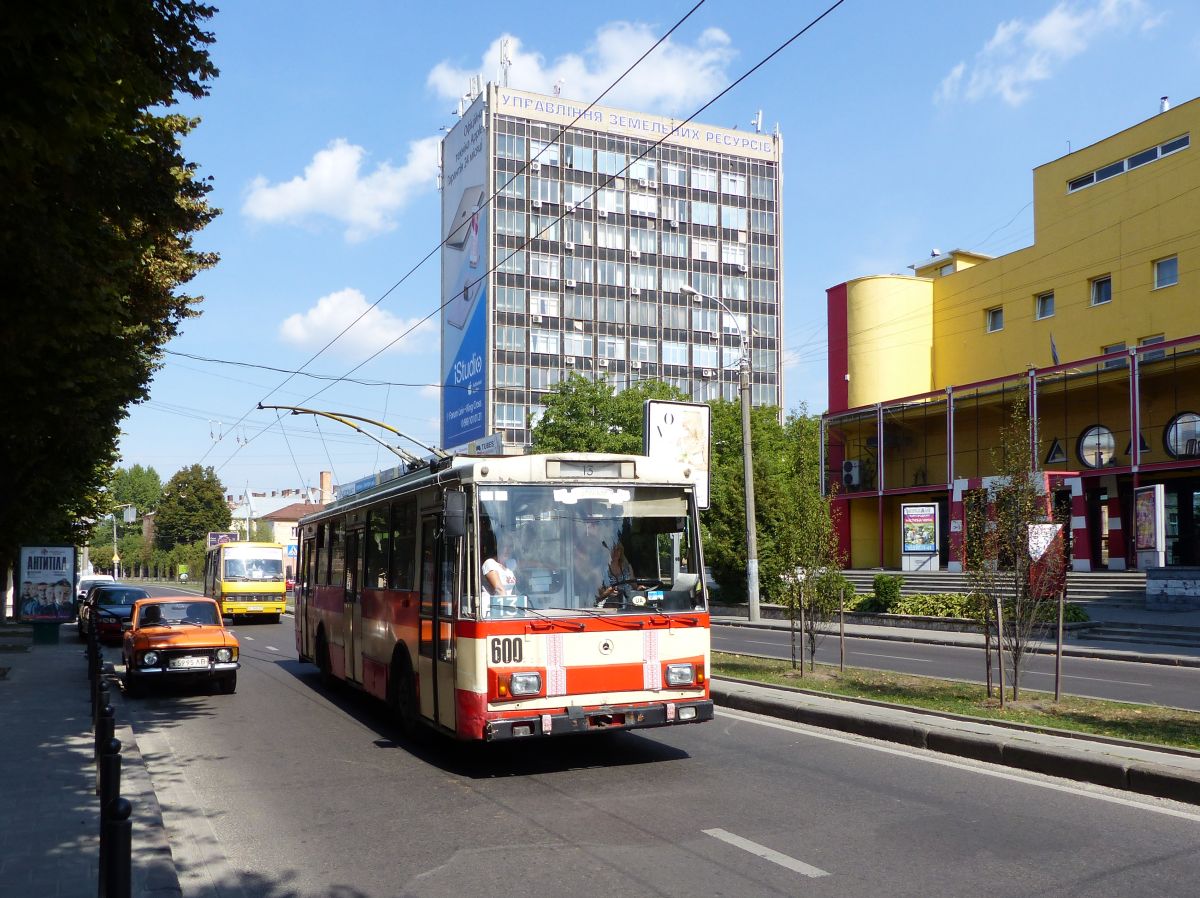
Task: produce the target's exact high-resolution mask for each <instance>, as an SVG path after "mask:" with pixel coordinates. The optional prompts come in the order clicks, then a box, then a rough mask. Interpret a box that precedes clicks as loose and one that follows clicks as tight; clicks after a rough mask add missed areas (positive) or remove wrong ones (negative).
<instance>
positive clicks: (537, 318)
mask: <svg viewBox="0 0 1200 898" xmlns="http://www.w3.org/2000/svg"><path fill="white" fill-rule="evenodd" d="M533 323H534V324H541V323H542V316H541V315H534V316H533Z"/></svg>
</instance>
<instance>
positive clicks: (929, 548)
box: [900, 504, 938, 555]
mask: <svg viewBox="0 0 1200 898" xmlns="http://www.w3.org/2000/svg"><path fill="white" fill-rule="evenodd" d="M900 527H901V538H902V540H903V543H904V554H905V555H936V554H937V551H938V507H937V505H936V504H921V505H916V504H905V505H901V506H900Z"/></svg>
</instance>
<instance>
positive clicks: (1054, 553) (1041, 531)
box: [1028, 524, 1067, 599]
mask: <svg viewBox="0 0 1200 898" xmlns="http://www.w3.org/2000/svg"><path fill="white" fill-rule="evenodd" d="M1062 529H1063V528H1062V524H1030V525H1029V533H1028V540H1029V591H1030V592H1031V593H1032V594H1033V595H1034V596H1037V597H1038V598H1043V599H1045V598H1052V597H1054V596H1057V595H1058V594H1059V593H1060V592H1062V590H1064V589H1066V587H1067V557H1066V543H1065V542H1064V541H1063V535H1062Z"/></svg>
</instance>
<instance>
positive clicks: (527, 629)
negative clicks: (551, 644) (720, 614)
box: [456, 611, 708, 639]
mask: <svg viewBox="0 0 1200 898" xmlns="http://www.w3.org/2000/svg"><path fill="white" fill-rule="evenodd" d="M581 625H582V626H581ZM670 627H681V628H682V627H700V628H702V629H708V612H707V611H705V612H693V613H689V614H685V615H681V616H678V617H677V616H673V615H671V616H667V617H662V616H659V615H657V614H655V615H642V614H622V615H621V616H620V617H616V618H607V617H590V616H589V617H573V618H564V619H561V620H560V619H559V618H554V619H553V620H542V619H540V618H533V617H528V618H521V619H520V620H512V619H504V620H482V621H475V620H460V621H459V622H458V624H457V625H456V630H457V633H458V636H459V638H461V639H486V638H487V637H488V636H524V635H526V634H533V635H537V634H545V633H613V632H622V631H629V630H666V629H668V628H670Z"/></svg>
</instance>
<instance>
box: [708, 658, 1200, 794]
mask: <svg viewBox="0 0 1200 898" xmlns="http://www.w3.org/2000/svg"><path fill="white" fill-rule="evenodd" d="M710 686H711V692H712V698H713V701H714V702H715V703H716V704H717V705H720V706H722V707H726V708H732V709H734V710H738V711H748V712H750V713H752V714H761V715H763V716H766V717H776V718H780V719H783V720H790V721H792V722H794V723H803V724H807V725H810V726H817V727H822V728H824V729H831V730H837V731H838V732H842V733H853V734H854V735H858V736H866V737H868V738H871V739H879V740H881V741H884V742H895V743H899V744H902V745H907V746H910V747H912V748H924V749H928V750H930V751H936V752H939V753H941V754H949V755H956V756H958V757H964V758H971V759H972V760H976V761H985V762H987V763H991V764H999V765H1002V766H1005V767H1014V768H1017V769H1020V770H1028V771H1030V772H1033V773H1042V774H1046V775H1048V776H1056V777H1060V778H1062V779H1069V780H1076V781H1078V782H1087V783H1094V784H1096V785H1100V786H1107V787H1109V788H1112V789H1120V790H1124V791H1127V792H1136V793H1138V794H1141V795H1150V796H1153V797H1155V798H1167V799H1171V800H1173V801H1180V802H1186V803H1189V804H1196V805H1200V772H1193V771H1188V770H1182V769H1179V768H1174V767H1171V766H1169V765H1168V764H1157V763H1153V762H1148V761H1137V760H1133V759H1124V758H1113V757H1104V756H1099V755H1096V754H1091V753H1085V752H1082V751H1079V752H1073V751H1070V750H1068V749H1067V748H1065V747H1060V746H1051V745H1039V744H1037V743H1036V742H1034V741H1032V740H1031V739H1030V737H1029V734H1024V733H1022V732H1021V731H1013V732H1009V731H1003V732H1000V733H996V734H988V733H965V732H962V731H958V730H953V729H946V728H941V727H938V726H937V725H936V723H931V722H930V721H927V720H921V719H919V717H918V715H916V714H911V715H910V714H909V713H908V712H904V711H899V710H896V711H894V712H892V713H893V718H894V719H883V718H881V717H878V716H870V715H867V714H864V713H863V712H862V711H861V710H856V706H855V705H854V703H851V702H847V703H845V705H844V706H842V705H841V704H840V703H838V702H837V700H836V699H827V700H826V702H827V703H830V704H837V705H838V706H837V707H824V708H816V707H806V706H804V705H803V704H800V703H798V702H795V701H787V700H785V699H783V698H778V697H775V696H773V695H771V694H770V691H768V688H767V687H757V686H753V685H747V684H744V683H740V682H737V681H734V682H732V683H724V682H721V681H720V680H719V679H718V678H713V679H712V680H711V683H710ZM746 689H750V690H751V691H750V692H747V691H745V690H746ZM780 691H781V692H784V694H787V691H786V690H780ZM797 695H799V694H797ZM872 707H876V706H872ZM1167 757H1169V755H1168V756H1167Z"/></svg>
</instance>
